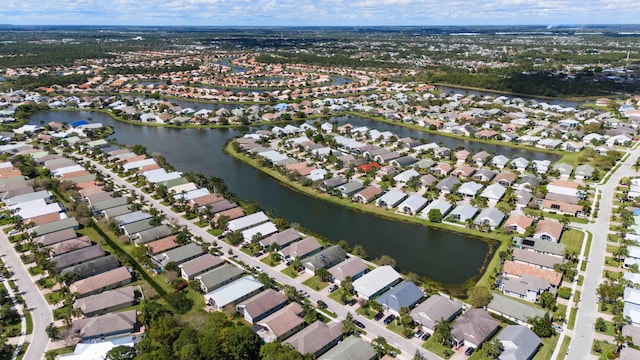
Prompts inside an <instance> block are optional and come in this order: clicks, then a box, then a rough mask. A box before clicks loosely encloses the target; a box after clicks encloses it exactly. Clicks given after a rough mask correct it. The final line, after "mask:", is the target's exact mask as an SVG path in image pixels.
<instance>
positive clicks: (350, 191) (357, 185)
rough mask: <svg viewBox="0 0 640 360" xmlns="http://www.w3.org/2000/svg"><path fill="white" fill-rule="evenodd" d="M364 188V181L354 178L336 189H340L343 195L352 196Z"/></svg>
mask: <svg viewBox="0 0 640 360" xmlns="http://www.w3.org/2000/svg"><path fill="white" fill-rule="evenodd" d="M363 188H364V186H363V185H362V182H360V181H358V180H352V181H349V182H348V183H346V184H342V185H340V186H338V187H337V188H336V189H337V190H338V191H340V193H341V194H342V196H343V197H351V196H353V195H354V194H355V193H357V192H358V191H360V190H362V189H363Z"/></svg>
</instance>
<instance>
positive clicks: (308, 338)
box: [285, 320, 342, 358]
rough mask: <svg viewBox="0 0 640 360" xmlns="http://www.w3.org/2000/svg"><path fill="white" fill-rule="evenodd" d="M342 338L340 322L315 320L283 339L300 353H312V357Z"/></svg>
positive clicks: (326, 349)
mask: <svg viewBox="0 0 640 360" xmlns="http://www.w3.org/2000/svg"><path fill="white" fill-rule="evenodd" d="M341 339H342V323H340V322H334V321H331V322H329V323H328V324H325V323H323V322H322V321H320V320H316V321H315V322H314V323H312V324H311V325H309V326H307V327H306V328H304V329H302V330H300V331H298V332H297V333H295V334H294V335H292V336H291V337H290V338H288V339H287V340H285V343H286V344H289V345H291V347H293V348H294V349H295V350H296V351H298V352H299V353H301V354H312V355H313V356H314V358H317V357H318V356H320V355H322V354H324V353H325V352H327V351H328V350H329V349H331V348H332V347H334V346H336V345H337V344H338V343H339V342H340V340H341Z"/></svg>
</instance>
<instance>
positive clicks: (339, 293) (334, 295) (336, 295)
mask: <svg viewBox="0 0 640 360" xmlns="http://www.w3.org/2000/svg"><path fill="white" fill-rule="evenodd" d="M343 292H344V289H342V288H338V290H336V291H334V292H332V293H331V294H329V298H330V299H332V300H333V301H335V302H337V303H338V304H342V302H341V301H340V297H342V293H343ZM349 298H351V297H350V296H348V297H347V299H349Z"/></svg>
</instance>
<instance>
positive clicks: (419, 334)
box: [413, 330, 424, 338]
mask: <svg viewBox="0 0 640 360" xmlns="http://www.w3.org/2000/svg"><path fill="white" fill-rule="evenodd" d="M422 334H424V331H422V330H418V331H416V333H415V334H414V335H413V336H414V337H417V338H419V337H420V336H422Z"/></svg>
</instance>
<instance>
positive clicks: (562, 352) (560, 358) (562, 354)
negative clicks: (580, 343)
mask: <svg viewBox="0 0 640 360" xmlns="http://www.w3.org/2000/svg"><path fill="white" fill-rule="evenodd" d="M570 343H571V338H570V337H569V336H565V337H564V339H562V345H560V353H559V354H558V359H557V360H563V359H564V357H565V356H566V355H567V350H569V344H570Z"/></svg>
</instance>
